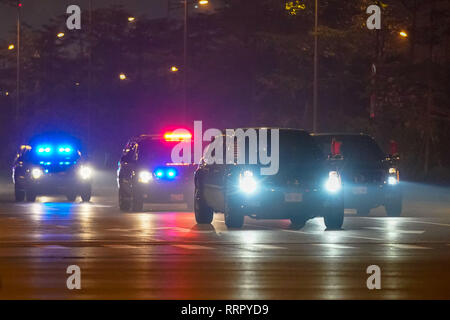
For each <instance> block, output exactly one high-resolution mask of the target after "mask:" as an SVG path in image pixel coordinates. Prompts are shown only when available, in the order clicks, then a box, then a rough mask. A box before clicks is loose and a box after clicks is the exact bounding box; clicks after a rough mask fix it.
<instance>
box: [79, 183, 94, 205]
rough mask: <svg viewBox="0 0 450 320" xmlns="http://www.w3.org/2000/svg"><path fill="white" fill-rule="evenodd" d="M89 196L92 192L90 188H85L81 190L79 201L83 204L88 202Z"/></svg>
mask: <svg viewBox="0 0 450 320" xmlns="http://www.w3.org/2000/svg"><path fill="white" fill-rule="evenodd" d="M91 196H92V192H91V186H89V187H87V188H86V189H85V190H83V191H82V192H81V200H82V201H83V202H89V201H91Z"/></svg>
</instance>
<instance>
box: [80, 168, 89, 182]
mask: <svg viewBox="0 0 450 320" xmlns="http://www.w3.org/2000/svg"><path fill="white" fill-rule="evenodd" d="M78 173H79V174H80V177H81V179H83V180H87V179H90V178H91V177H92V169H91V168H90V167H87V166H81V167H80V171H78Z"/></svg>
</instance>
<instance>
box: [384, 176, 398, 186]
mask: <svg viewBox="0 0 450 320" xmlns="http://www.w3.org/2000/svg"><path fill="white" fill-rule="evenodd" d="M387 183H388V184H390V185H394V184H397V183H398V180H397V178H396V177H388V181H387Z"/></svg>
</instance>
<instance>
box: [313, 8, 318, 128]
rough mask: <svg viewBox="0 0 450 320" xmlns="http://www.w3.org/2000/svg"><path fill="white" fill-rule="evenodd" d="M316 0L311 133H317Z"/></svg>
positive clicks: (315, 10) (315, 11)
mask: <svg viewBox="0 0 450 320" xmlns="http://www.w3.org/2000/svg"><path fill="white" fill-rule="evenodd" d="M317 10H318V0H315V9H314V83H313V132H317V87H318V84H317V65H318V57H317V25H318V14H317Z"/></svg>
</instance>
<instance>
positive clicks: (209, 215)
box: [188, 187, 214, 224]
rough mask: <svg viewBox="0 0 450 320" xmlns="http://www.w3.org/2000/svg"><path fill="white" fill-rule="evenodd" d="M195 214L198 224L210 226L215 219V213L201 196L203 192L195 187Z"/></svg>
mask: <svg viewBox="0 0 450 320" xmlns="http://www.w3.org/2000/svg"><path fill="white" fill-rule="evenodd" d="M188 206H189V202H188ZM194 214H195V221H196V222H197V224H210V223H211V222H212V221H213V218H214V211H213V210H212V209H211V208H210V207H208V206H207V205H206V203H205V200H204V199H203V198H202V196H201V191H200V189H199V188H197V187H195V192H194Z"/></svg>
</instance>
